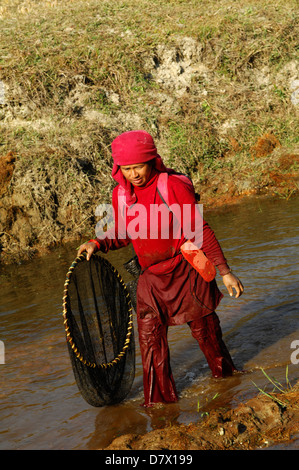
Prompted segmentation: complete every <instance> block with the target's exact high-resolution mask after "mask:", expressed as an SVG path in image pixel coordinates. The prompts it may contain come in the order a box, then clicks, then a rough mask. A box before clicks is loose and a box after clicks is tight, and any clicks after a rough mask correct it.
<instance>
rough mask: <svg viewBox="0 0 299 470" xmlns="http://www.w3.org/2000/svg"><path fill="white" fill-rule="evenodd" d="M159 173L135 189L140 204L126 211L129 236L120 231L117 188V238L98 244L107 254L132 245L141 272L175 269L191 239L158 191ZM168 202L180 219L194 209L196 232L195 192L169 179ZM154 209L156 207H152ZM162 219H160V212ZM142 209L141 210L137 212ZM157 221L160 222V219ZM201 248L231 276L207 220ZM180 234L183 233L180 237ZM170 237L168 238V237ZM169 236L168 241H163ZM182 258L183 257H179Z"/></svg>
mask: <svg viewBox="0 0 299 470" xmlns="http://www.w3.org/2000/svg"><path fill="white" fill-rule="evenodd" d="M157 180H158V173H155V174H154V175H153V177H152V178H151V179H150V181H149V182H148V183H147V185H146V186H144V187H136V186H135V188H134V191H135V194H136V196H137V202H136V203H135V204H133V205H132V206H131V207H130V208H126V218H125V227H126V233H124V230H123V229H121V228H120V226H121V224H120V223H119V220H118V217H117V214H118V188H119V186H117V187H116V188H114V190H113V194H112V204H113V208H114V211H115V216H116V217H115V234H116V235H115V237H114V238H109V237H108V236H107V238H105V239H104V240H99V239H98V240H99V242H100V244H101V251H103V252H105V253H106V252H108V251H109V250H116V249H119V248H122V247H124V246H127V245H128V244H129V243H131V242H132V244H133V247H134V250H135V253H136V255H137V256H138V260H139V263H140V266H141V268H142V269H145V268H149V267H152V268H150V269H157V268H158V272H160V273H163V271H164V270H165V271H168V270H169V269H171V270H172V269H174V268H175V266H176V264H177V262H178V261H179V260H177V261H176V258H178V257H179V258H180V256H181V255H180V247H181V245H182V244H183V243H185V241H186V240H187V239H188V238H189V237H187V236H186V237H185V235H184V233H183V231H182V228H183V221H182V219H181V220H180V223H179V224H178V223H177V219H176V217H175V216H174V214H173V213H172V212H171V211H169V209H168V207H167V206H165V203H164V202H163V200H162V199H161V197H160V195H159V193H158V191H157ZM168 198H169V204H170V206H171V205H172V204H177V205H178V207H179V208H180V213H181V215H183V214H185V212H184V210H185V208H184V205H189V207H190V208H191V222H190V224H191V225H190V229H191V230H194V227H195V225H194V220H195V219H194V210H195V205H196V199H195V194H194V191H193V190H192V189H191V188H190V187H189V186H188V185H186V183H184V182H183V181H182V180H180V179H179V178H177V177H175V176H174V175H171V174H170V175H169V176H168ZM153 205H155V206H153ZM158 207H159V210H161V211H162V214H163V215H162V216H157V211H153V208H156V209H157V208H158ZM138 209H139V210H138ZM157 217H158V218H157ZM202 224H203V232H202V246H201V249H202V250H203V251H204V253H205V254H206V256H207V258H208V259H209V260H210V261H211V262H212V263H213V264H214V265H215V266H217V268H218V270H219V272H220V274H221V275H224V274H226V273H227V272H229V270H230V269H229V266H228V265H227V262H226V259H225V257H224V255H223V252H222V249H221V247H220V245H219V243H218V241H217V239H216V237H215V234H214V232H213V231H212V230H211V228H210V227H209V225H208V223H207V222H206V221H205V220H202ZM178 230H179V231H180V233H179V234H178ZM173 232H174V233H173ZM168 234H169V235H168ZM166 235H168V236H167V238H163V237H165V236H166ZM178 255H180V256H178Z"/></svg>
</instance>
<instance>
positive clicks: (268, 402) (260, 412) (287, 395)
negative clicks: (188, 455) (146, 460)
mask: <svg viewBox="0 0 299 470" xmlns="http://www.w3.org/2000/svg"><path fill="white" fill-rule="evenodd" d="M298 435H299V383H297V384H296V385H295V386H294V387H292V388H291V389H290V390H288V391H286V392H283V393H271V394H269V395H268V396H267V395H265V394H263V393H260V394H259V395H258V396H257V397H255V398H252V399H250V400H248V401H246V402H244V403H241V404H239V406H237V408H236V409H229V410H225V409H224V410H223V409H220V410H217V409H215V410H211V411H210V413H209V414H208V416H207V417H206V418H204V419H203V420H202V421H201V422H199V423H192V424H188V425H185V424H184V425H183V424H181V425H175V426H169V427H165V428H163V429H158V430H154V431H151V432H149V433H148V434H145V435H143V436H140V435H136V434H127V435H124V436H121V437H119V438H116V439H115V440H114V441H113V442H112V443H111V444H110V445H109V446H108V447H107V448H106V450H163V451H167V450H254V449H258V448H259V449H264V448H269V447H270V448H272V447H274V448H275V446H277V445H278V444H285V445H286V447H289V448H292V443H293V442H294V448H296V449H298V448H299V446H298V441H297V442H296V439H298ZM277 448H279V447H277Z"/></svg>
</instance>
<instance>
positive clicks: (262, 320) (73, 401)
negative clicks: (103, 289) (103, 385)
mask: <svg viewBox="0 0 299 470" xmlns="http://www.w3.org/2000/svg"><path fill="white" fill-rule="evenodd" d="M298 209H299V199H298V198H296V199H292V200H290V201H286V200H282V199H271V200H269V199H252V200H250V201H247V202H243V203H242V204H239V205H236V206H233V207H230V208H228V209H225V210H224V209H221V210H218V211H217V212H213V213H204V216H205V217H206V219H207V220H208V222H209V223H210V225H211V227H212V228H213V229H214V231H215V233H216V235H217V237H218V239H219V241H220V242H221V246H222V248H223V251H224V252H225V255H226V257H227V259H228V261H229V264H230V265H231V267H232V268H233V270H234V272H235V273H236V274H237V275H238V276H239V277H240V279H241V280H242V282H243V284H244V286H245V292H244V294H243V296H242V297H241V298H240V299H235V298H230V297H229V295H228V294H227V292H226V291H225V288H224V286H223V284H222V281H221V278H220V277H219V276H218V277H217V279H218V281H219V287H220V289H221V290H222V292H223V293H224V299H223V300H222V302H221V304H220V306H219V308H218V310H217V313H218V315H219V318H220V321H221V325H222V330H223V334H224V338H225V341H226V344H227V346H228V347H229V349H230V351H231V354H232V356H233V359H234V361H235V363H236V365H237V367H238V368H240V369H243V370H246V371H247V373H245V374H241V375H237V376H234V377H231V378H227V379H213V378H212V377H211V375H210V372H209V369H208V368H207V366H206V362H205V359H204V357H203V355H202V353H201V352H200V350H199V348H198V346H197V343H195V340H194V339H193V338H192V337H191V335H190V332H189V329H188V327H185V326H180V327H171V328H170V330H169V346H170V352H171V364H172V369H173V374H174V377H175V380H176V384H177V389H178V392H179V394H180V400H179V402H178V403H176V404H172V405H167V406H164V407H162V408H160V409H144V408H142V407H141V406H140V404H141V403H142V398H143V396H142V371H141V364H140V356H139V348H138V344H136V355H137V357H136V377H135V381H134V383H133V387H132V390H131V393H130V395H129V396H128V397H127V399H126V400H125V401H124V402H123V403H120V404H118V405H116V406H110V407H103V408H93V407H91V406H90V405H88V404H87V403H86V402H85V401H84V400H83V398H82V396H81V395H80V392H79V391H78V388H77V386H76V383H75V380H74V376H73V372H72V369H71V365H70V360H69V356H68V351H67V348H66V342H65V333H64V328H63V320H62V292H63V284H64V280H65V275H66V272H67V271H68V268H69V265H70V264H71V262H72V261H73V259H74V258H75V253H76V245H68V246H67V247H62V248H59V249H57V250H55V251H54V252H52V253H51V254H49V255H47V256H45V257H43V258H41V259H37V260H34V261H31V262H28V263H24V264H21V265H18V266H10V267H2V268H1V270H0V282H1V306H0V341H2V343H1V344H2V345H4V349H5V351H4V352H5V356H4V359H5V361H4V362H5V363H4V364H1V363H0V384H1V387H0V396H1V402H0V403H1V404H0V449H97V448H103V447H105V446H107V445H108V444H109V443H110V442H111V440H112V439H113V438H115V437H117V436H119V435H121V434H125V433H130V432H134V433H141V434H143V433H145V432H147V431H150V430H152V429H155V428H161V427H163V426H165V425H166V424H170V423H174V422H178V423H189V422H191V421H198V420H200V419H201V417H202V416H204V414H205V413H206V412H208V411H209V409H211V408H217V407H220V406H221V407H234V406H236V405H237V404H238V403H239V402H240V401H243V400H245V399H247V398H250V397H252V396H255V395H256V394H257V392H258V390H257V388H256V386H258V387H260V388H264V387H268V385H269V381H268V379H267V378H266V376H265V375H264V373H263V372H262V370H261V369H264V371H265V372H266V373H267V374H268V375H269V376H271V377H272V378H275V379H277V380H279V381H280V382H281V383H282V384H285V383H286V373H287V374H288V379H289V380H290V382H291V383H295V382H296V380H298V377H299V364H293V363H292V361H291V354H292V353H294V349H292V343H293V341H295V340H299V321H298V318H299V315H298V313H299V300H298V290H299V289H298V288H299V213H298ZM131 255H132V252H131V249H128V248H127V249H124V250H120V251H119V252H114V253H111V254H109V255H108V259H109V260H110V261H111V262H112V263H113V264H115V266H116V267H117V268H118V269H119V270H120V272H121V274H122V275H123V276H124V278H125V280H129V277H128V275H127V274H126V272H125V270H124V269H123V267H122V265H123V263H124V262H126V261H127V260H128V259H129V258H130V257H131ZM295 358H297V359H298V358H299V354H297V355H295ZM0 359H1V358H0ZM2 359H3V358H2ZM0 362H1V361H0ZM2 362H3V361H2ZM285 448H287V445H285V444H284V446H283V449H285ZM292 448H294V443H292Z"/></svg>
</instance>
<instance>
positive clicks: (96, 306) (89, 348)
mask: <svg viewBox="0 0 299 470" xmlns="http://www.w3.org/2000/svg"><path fill="white" fill-rule="evenodd" d="M132 311H133V309H132V304H131V299H130V294H129V292H128V290H127V287H126V285H125V283H124V282H123V280H122V279H121V277H120V275H119V273H118V272H117V270H116V269H115V268H114V267H113V266H112V265H111V264H110V263H109V261H107V260H106V259H105V258H103V257H101V256H99V255H93V256H92V257H91V259H90V260H89V261H87V260H86V254H85V253H84V254H82V255H80V256H79V257H77V258H76V260H75V261H74V262H73V263H72V265H71V267H70V269H69V271H68V273H67V276H66V281H65V290H64V297H63V317H64V326H65V332H66V339H67V345H68V351H69V354H70V359H71V364H72V368H73V372H74V376H75V379H76V383H77V386H78V388H79V390H80V392H81V394H82V396H83V398H84V399H85V400H86V401H87V402H88V403H89V404H90V405H92V406H105V405H110V404H114V403H119V402H120V401H122V400H123V399H124V398H125V397H126V396H127V395H128V393H129V392H130V390H131V387H132V383H133V380H134V375H135V342H134V329H133V318H132Z"/></svg>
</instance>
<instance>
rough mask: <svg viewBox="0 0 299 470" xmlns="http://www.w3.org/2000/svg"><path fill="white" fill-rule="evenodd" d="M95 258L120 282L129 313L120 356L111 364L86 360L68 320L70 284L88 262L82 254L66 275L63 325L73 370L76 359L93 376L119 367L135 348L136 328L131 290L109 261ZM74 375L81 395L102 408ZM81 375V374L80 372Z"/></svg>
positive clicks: (99, 401)
mask: <svg viewBox="0 0 299 470" xmlns="http://www.w3.org/2000/svg"><path fill="white" fill-rule="evenodd" d="M93 256H96V258H97V261H99V262H100V263H103V265H104V267H105V268H107V269H108V270H110V271H111V272H112V273H113V276H115V277H116V279H117V281H118V282H119V285H120V287H121V289H122V290H123V294H124V299H125V302H126V309H127V313H128V317H127V331H126V336H125V339H124V342H123V345H122V348H120V350H119V352H118V354H117V355H116V356H115V357H114V358H113V359H110V358H109V362H102V363H100V364H97V363H96V362H91V361H89V360H88V359H86V357H84V354H82V352H80V350H79V348H78V346H77V344H76V342H75V340H74V338H73V337H72V334H71V328H70V324H69V318H68V294H69V293H68V289H69V284H70V283H71V281H72V275H73V272H74V270H75V268H76V267H77V265H78V264H79V263H81V262H82V261H85V260H86V253H82V254H81V255H80V256H78V257H76V259H75V260H74V261H73V262H72V264H71V266H70V268H69V270H68V272H67V274H66V279H65V283H64V291H63V304H62V305H63V312H62V315H63V324H64V329H65V334H66V340H67V344H68V349H69V353H70V355H71V363H72V366H73V368H74V359H75V360H76V361H78V362H79V363H80V364H81V370H82V368H83V369H84V368H87V370H90V373H91V371H92V370H93V371H94V372H93V374H94V373H96V371H97V370H98V371H99V372H100V370H105V369H111V368H113V367H117V364H118V363H120V362H121V361H122V359H124V356H125V355H126V353H127V351H128V350H129V348H130V350H131V349H132V347H133V348H134V327H133V311H134V309H133V306H132V301H131V297H130V293H129V290H128V288H127V286H126V284H125V282H124V281H123V279H122V277H121V275H120V274H119V272H118V271H117V269H116V268H115V267H114V266H113V265H112V264H111V263H110V262H109V261H108V260H107V259H105V258H103V257H102V256H98V255H93ZM75 369H77V367H75ZM74 373H75V378H76V382H77V385H78V387H79V390H80V391H81V393H82V395H83V397H84V398H85V399H86V401H88V402H89V403H90V404H92V405H94V406H102V400H101V399H97V398H94V397H93V396H91V397H90V392H86V391H85V390H83V388H84V386H83V388H82V383H80V382H81V380H80V378H79V377H78V370H74ZM79 375H80V372H79ZM78 378H79V381H78ZM89 380H90V379H87V382H89ZM87 388H89V384H88V383H87ZM121 397H122V395H121ZM122 398H123V397H122ZM122 398H121V399H122ZM110 401H111V403H112V402H113V400H112V399H111V400H110ZM106 404H109V402H107V403H106Z"/></svg>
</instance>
